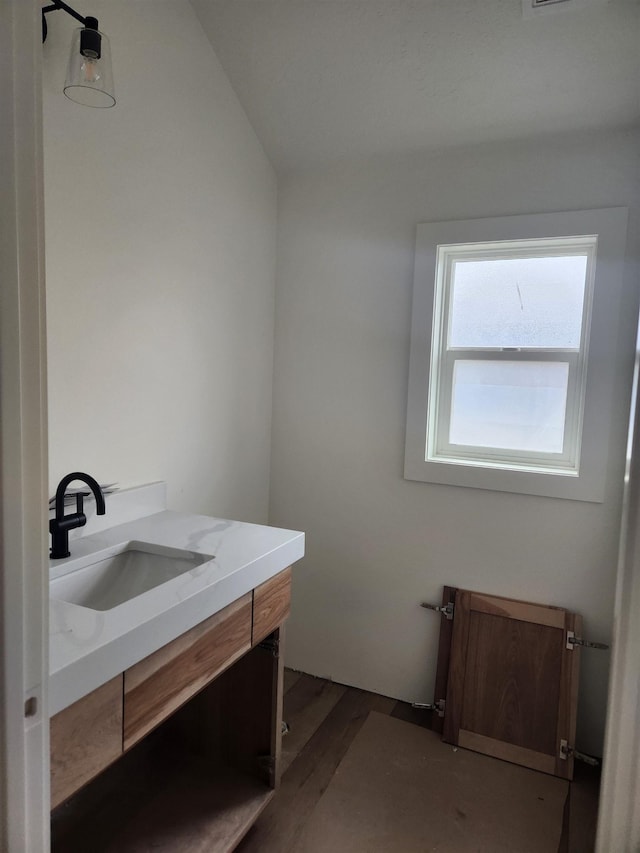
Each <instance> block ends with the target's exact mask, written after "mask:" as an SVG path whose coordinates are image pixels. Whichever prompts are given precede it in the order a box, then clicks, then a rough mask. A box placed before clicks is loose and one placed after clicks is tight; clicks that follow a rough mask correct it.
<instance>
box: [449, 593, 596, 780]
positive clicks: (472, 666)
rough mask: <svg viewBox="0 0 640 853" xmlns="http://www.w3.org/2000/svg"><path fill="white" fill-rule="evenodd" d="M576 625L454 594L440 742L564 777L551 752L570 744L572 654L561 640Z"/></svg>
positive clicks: (563, 616)
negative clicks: (452, 623) (463, 746)
mask: <svg viewBox="0 0 640 853" xmlns="http://www.w3.org/2000/svg"><path fill="white" fill-rule="evenodd" d="M580 624H581V622H580V617H578V616H576V615H575V614H572V613H569V612H568V611H566V610H563V609H562V608H559V607H552V606H549V607H547V606H545V605H540V604H531V603H528V602H522V601H512V600H511V599H506V598H501V597H499V596H489V595H483V594H482V593H476V592H471V591H469V590H458V592H457V594H456V605H455V616H454V626H453V639H452V647H451V660H450V665H449V681H448V686H447V708H446V714H445V722H444V734H443V739H444V740H446V741H448V742H449V743H454V744H456V743H457V744H459V745H466V746H469V747H470V748H473V749H478V750H479V751H482V752H487V753H488V754H489V755H495V756H496V757H498V758H503V759H505V760H508V761H513V762H515V763H518V764H524V765H525V766H527V767H532V768H534V769H538V770H544V771H545V772H548V773H554V774H556V775H558V776H561V777H563V778H565V779H571V778H572V774H573V760H572V759H571V758H568V759H565V760H563V759H560V758H559V749H560V740H562V739H564V740H566V741H567V742H568V744H569V745H570V746H574V737H575V721H576V705H577V689H578V675H579V656H578V655H577V650H576V649H573V650H571V649H567V648H566V646H565V642H566V630H567V629H569V630H576V632H578V631H579V630H580V628H579V626H580ZM574 626H578V627H577V628H576V627H574ZM463 732H464V735H463V734H462V733H463ZM461 738H462V739H461ZM463 740H464V743H463ZM472 744H475V745H474V746H472ZM498 744H499V745H498ZM533 756H538V757H537V758H535V757H533Z"/></svg>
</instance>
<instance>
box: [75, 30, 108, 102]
mask: <svg viewBox="0 0 640 853" xmlns="http://www.w3.org/2000/svg"><path fill="white" fill-rule="evenodd" d="M83 32H85V28H84V27H79V28H78V29H77V30H75V31H74V33H73V38H72V40H71V53H70V54H69V65H68V67H67V79H66V80H65V84H64V93H65V95H66V96H67V98H69V99H70V100H72V101H75V102H76V103H77V104H83V105H84V106H86V107H102V108H104V107H112V106H114V104H115V102H116V99H115V96H114V94H113V72H112V70H111V46H110V44H109V39H108V37H107V36H105V34H104V33H99V37H100V55H99V56H95V55H94V51H88V52H86V55H85V54H83V53H82V51H81V49H80V46H81V38H82V33H83ZM89 32H91V33H92V34H94V33H96V34H97V31H96V30H93V31H89Z"/></svg>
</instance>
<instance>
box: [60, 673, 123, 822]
mask: <svg viewBox="0 0 640 853" xmlns="http://www.w3.org/2000/svg"><path fill="white" fill-rule="evenodd" d="M50 726H51V728H50V738H51V808H55V807H56V806H57V805H59V804H60V803H61V802H63V801H64V800H66V799H67V797H70V796H71V794H73V793H74V792H75V791H77V790H78V788H81V787H82V786H83V785H84V784H85V783H86V782H88V781H89V780H90V779H93V777H94V776H97V775H98V773H100V771H101V770H104V768H105V767H108V765H109V764H111V763H113V762H114V761H115V760H116V759H117V758H119V757H120V755H122V675H118V676H117V677H116V678H113V679H112V680H111V681H107V683H106V684H103V685H102V686H101V687H98V689H97V690H94V691H93V693H89V695H88V696H84V697H83V698H82V699H79V700H78V701H77V702H74V703H73V705H70V706H69V707H68V708H65V709H64V711H60V713H59V714H56V715H55V716H54V717H52V718H51V721H50Z"/></svg>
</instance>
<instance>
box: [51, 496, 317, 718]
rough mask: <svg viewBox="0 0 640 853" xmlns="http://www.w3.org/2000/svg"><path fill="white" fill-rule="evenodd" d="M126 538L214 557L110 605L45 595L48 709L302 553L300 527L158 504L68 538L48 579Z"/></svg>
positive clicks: (92, 685) (56, 708) (75, 695)
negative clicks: (97, 606)
mask: <svg viewBox="0 0 640 853" xmlns="http://www.w3.org/2000/svg"><path fill="white" fill-rule="evenodd" d="M107 506H108V505H107ZM108 512H109V509H108V508H107V513H108ZM131 541H141V542H146V543H151V544H156V545H162V546H166V547H170V548H181V549H185V550H188V551H191V552H193V553H195V554H207V555H211V554H213V555H214V557H213V559H211V560H209V561H207V562H204V563H202V564H201V565H199V566H197V567H195V568H194V569H192V570H190V571H187V572H185V573H184V574H182V575H180V576H179V577H176V578H174V579H172V580H170V581H168V582H167V583H164V584H162V585H160V586H157V587H155V588H154V589H151V590H148V591H147V592H144V593H143V594H142V595H139V596H138V597H137V598H134V599H131V600H130V601H126V602H124V603H123V604H121V605H119V606H118V607H114V608H113V609H112V610H104V611H98V610H92V609H89V608H87V607H81V606H79V605H76V604H71V603H68V602H65V601H57V600H54V599H51V600H50V612H49V714H50V716H53V715H54V714H56V713H58V711H61V710H63V708H66V707H67V706H68V705H71V704H72V703H73V702H75V701H77V700H78V699H80V698H82V696H84V695H86V694H87V693H89V692H91V691H92V690H94V689H95V688H96V687H99V686H100V685H101V684H104V683H105V682H106V681H108V680H109V679H110V678H113V677H114V676H116V675H118V674H119V673H120V672H123V670H125V669H127V667H130V666H132V665H133V664H134V663H137V662H138V661H140V660H142V659H143V658H144V657H146V656H147V655H149V654H151V653H152V652H154V651H155V650H156V649H158V648H160V647H161V646H163V645H165V644H166V643H168V642H170V641H171V640H173V639H175V638H176V637H178V636H179V635H180V634H182V633H184V632H185V631H188V630H189V629H190V628H192V627H193V626H194V625H197V624H198V623H199V622H201V621H202V620H203V619H206V618H208V617H209V616H211V615H213V614H214V613H216V612H218V611H219V610H221V609H222V608H223V607H226V606H227V605H228V604H231V602H233V601H235V600H236V599H237V598H239V597H240V596H242V595H244V594H245V593H247V592H249V591H250V590H252V589H253V588H254V587H256V586H258V585H259V584H261V583H263V582H264V581H266V580H268V579H269V578H271V577H273V576H274V575H276V574H277V573H278V572H280V571H282V570H283V569H285V568H286V567H287V566H290V565H291V564H292V563H294V562H295V561H296V560H299V559H300V558H301V557H302V556H303V555H304V533H300V532H299V531H295V530H283V529H280V528H275V527H266V526H263V525H258V524H248V523H245V522H239V521H227V520H224V519H219V518H209V517H207V516H201V515H187V514H183V513H177V512H171V511H168V510H163V511H160V512H156V513H153V514H151V515H147V516H145V517H143V518H137V519H135V520H132V521H128V522H125V523H122V524H117V525H116V526H114V527H109V528H107V529H103V530H100V531H98V532H95V533H90V534H89V535H86V536H82V537H80V538H75V539H73V541H72V542H71V543H70V548H71V553H72V556H71V557H67V558H66V559H64V560H52V561H51V578H52V579H53V578H56V577H60V576H62V575H65V574H67V573H69V572H72V571H76V570H78V569H81V568H83V567H84V566H86V565H89V564H91V563H93V562H95V561H96V560H99V559H102V558H103V557H106V556H109V555H110V554H111V553H113V552H115V551H117V550H118V549H120V548H122V546H123V545H126V543H128V542H131Z"/></svg>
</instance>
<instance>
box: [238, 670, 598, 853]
mask: <svg viewBox="0 0 640 853" xmlns="http://www.w3.org/2000/svg"><path fill="white" fill-rule="evenodd" d="M370 711H377V712H379V713H382V714H389V715H390V716H392V717H397V718H399V719H402V720H405V721H407V722H410V723H414V724H416V725H422V726H425V727H427V728H428V727H429V726H430V715H429V712H424V711H416V710H414V709H412V708H411V707H410V706H409V705H407V704H406V703H404V702H397V701H395V700H393V699H387V698H385V697H383V696H378V695H376V694H374V693H367V692H366V691H363V690H357V689H355V688H351V687H344V686H343V685H340V684H335V683H332V682H329V681H325V680H323V679H319V678H312V677H311V676H308V675H301V674H300V673H296V672H292V671H286V672H285V697H284V719H285V720H286V721H287V723H288V724H289V726H290V732H289V733H288V734H287V735H286V736H285V737H284V738H283V743H282V751H283V771H284V772H283V776H282V783H281V786H280V789H279V790H278V792H277V793H276V795H275V797H274V798H273V800H272V801H271V803H270V804H269V805H268V806H267V808H266V809H265V811H264V812H263V813H262V815H261V816H260V818H259V819H258V821H257V823H256V824H255V826H254V827H253V828H252V829H251V830H250V831H249V833H248V834H247V836H246V837H245V838H244V840H243V841H242V842H241V843H240V845H239V846H238V848H237V851H238V853H285V851H288V850H290V849H292V848H293V846H294V844H295V842H296V840H297V839H298V837H299V836H300V834H301V833H302V831H303V829H304V826H305V823H306V822H307V821H308V820H309V818H310V816H311V814H312V813H313V810H314V808H315V806H316V804H317V803H318V801H319V799H320V797H321V796H322V794H323V793H324V791H325V790H326V788H327V786H328V785H329V783H330V782H331V779H332V777H333V774H334V773H335V771H336V769H337V767H338V765H339V764H340V762H341V760H342V759H343V757H344V756H345V754H346V752H347V750H348V749H349V747H350V745H351V743H352V742H353V740H354V738H355V736H356V735H357V734H358V732H359V730H360V728H361V727H362V725H363V724H364V721H365V719H366V717H367V714H368V713H369V712H370ZM598 789H599V776H598V773H597V772H595V771H594V770H593V769H592V768H590V767H586V766H583V765H576V778H575V781H574V782H573V783H572V784H571V786H570V791H569V796H568V797H567V802H566V805H565V810H564V820H563V828H562V839H561V842H560V846H559V848H558V853H591V851H593V849H594V838H595V823H596V816H597V805H598ZM497 817H498V816H497ZM335 853H349V851H346V850H345V851H338V850H336V851H335ZM390 853H404V851H401V850H397V851H390Z"/></svg>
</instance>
